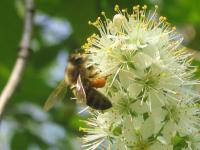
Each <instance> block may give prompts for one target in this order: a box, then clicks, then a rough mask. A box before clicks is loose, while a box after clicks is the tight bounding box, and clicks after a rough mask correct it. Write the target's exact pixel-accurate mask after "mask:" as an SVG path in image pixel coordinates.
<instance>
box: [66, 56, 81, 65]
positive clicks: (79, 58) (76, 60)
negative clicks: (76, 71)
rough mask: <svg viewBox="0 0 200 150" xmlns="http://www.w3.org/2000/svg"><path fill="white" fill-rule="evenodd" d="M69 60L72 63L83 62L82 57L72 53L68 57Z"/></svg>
mask: <svg viewBox="0 0 200 150" xmlns="http://www.w3.org/2000/svg"><path fill="white" fill-rule="evenodd" d="M69 61H70V62H72V63H73V64H76V65H79V64H82V63H83V62H84V58H83V57H82V56H77V55H73V56H71V57H70V60H69Z"/></svg>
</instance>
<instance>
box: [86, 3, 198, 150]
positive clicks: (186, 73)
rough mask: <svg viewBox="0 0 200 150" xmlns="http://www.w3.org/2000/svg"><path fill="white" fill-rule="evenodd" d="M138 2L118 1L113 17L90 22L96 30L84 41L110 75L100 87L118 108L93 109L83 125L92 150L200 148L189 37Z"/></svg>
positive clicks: (94, 61)
mask: <svg viewBox="0 0 200 150" xmlns="http://www.w3.org/2000/svg"><path fill="white" fill-rule="evenodd" d="M146 9H147V6H146V5H144V6H143V7H142V8H140V6H139V5H138V6H134V7H133V11H132V13H131V14H130V13H128V11H127V9H122V10H120V9H119V6H118V5H116V6H115V11H116V12H117V14H116V15H115V16H114V17H113V19H112V20H110V19H108V18H107V17H106V15H105V13H104V12H102V16H103V18H104V19H100V18H97V20H96V21H95V22H89V23H90V24H91V25H94V26H95V27H97V28H98V30H99V32H100V34H99V35H96V34H93V35H92V36H91V37H89V38H88V39H87V43H86V44H85V45H84V46H83V48H84V49H85V51H86V52H87V53H88V55H89V60H90V63H91V64H95V65H97V66H98V68H99V69H100V70H101V73H100V75H108V74H111V76H109V78H108V80H107V83H106V86H105V87H104V88H101V89H99V90H100V91H101V92H102V93H104V94H105V95H106V96H107V97H109V99H110V101H111V102H112V105H113V106H112V108H110V109H108V110H106V111H104V112H101V111H97V110H93V111H92V112H91V116H92V117H91V118H90V119H89V120H88V121H87V124H88V128H86V129H85V128H84V129H83V130H84V131H85V132H86V133H87V135H86V136H84V138H83V140H84V145H83V147H84V148H85V149H86V150H94V149H108V150H173V149H180V150H181V149H184V150H186V149H187V150H199V148H200V108H199V106H198V104H197V103H198V101H199V95H198V93H196V92H195V91H194V90H193V89H192V86H193V85H195V84H199V82H198V81H196V80H193V79H192V74H193V72H194V70H195V69H194V67H192V66H191V64H190V63H191V58H190V56H191V55H190V54H188V53H187V52H186V49H185V48H184V47H182V46H181V42H182V40H183V38H182V37H181V35H179V34H178V33H177V32H176V28H175V27H172V26H171V25H170V23H169V22H167V19H166V17H162V16H161V17H159V18H158V16H157V13H156V11H157V6H155V9H154V11H153V12H149V13H147V12H146Z"/></svg>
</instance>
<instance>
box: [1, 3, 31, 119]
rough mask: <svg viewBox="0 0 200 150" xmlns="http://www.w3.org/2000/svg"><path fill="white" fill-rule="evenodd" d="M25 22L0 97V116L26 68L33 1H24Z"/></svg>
mask: <svg viewBox="0 0 200 150" xmlns="http://www.w3.org/2000/svg"><path fill="white" fill-rule="evenodd" d="M25 8H26V10H25V20H24V30H23V34H22V39H21V42H20V49H19V53H18V58H17V60H16V63H15V66H14V68H13V70H12V73H11V75H10V78H9V80H8V82H7V84H6V86H5V88H4V89H3V91H2V93H1V95H0V116H2V113H3V112H4V109H5V107H6V105H7V104H8V102H9V100H10V99H11V97H12V96H13V94H14V93H15V91H16V89H17V87H18V85H19V83H20V81H21V79H22V75H23V73H24V70H25V68H26V64H27V61H28V56H29V55H30V42H31V36H32V29H33V16H34V0H25Z"/></svg>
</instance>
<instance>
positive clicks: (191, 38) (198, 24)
mask: <svg viewBox="0 0 200 150" xmlns="http://www.w3.org/2000/svg"><path fill="white" fill-rule="evenodd" d="M35 3H36V16H35V18H34V22H35V28H34V35H33V40H32V43H31V47H32V50H33V51H32V55H31V57H30V59H29V63H28V66H27V68H26V71H25V74H24V77H23V81H22V82H21V83H20V86H19V88H18V89H17V92H16V94H15V95H14V96H13V98H12V100H11V103H10V104H9V106H8V107H7V109H6V114H5V116H4V119H3V121H2V122H1V126H0V149H1V150H46V149H47V150H79V149H81V148H80V141H79V140H78V138H77V137H79V136H81V135H82V133H80V132H79V131H78V129H79V127H80V125H81V126H83V123H82V122H80V121H79V120H80V119H84V118H86V117H87V114H82V115H78V114H77V109H80V108H79V107H77V106H75V103H74V102H73V101H72V100H71V99H70V95H67V97H66V100H65V101H63V102H60V103H59V104H58V105H57V106H56V107H55V108H53V109H52V110H51V111H50V112H48V113H46V112H44V111H43V110H42V107H43V104H44V102H45V100H46V99H47V97H48V95H49V94H50V92H51V91H52V90H53V88H55V86H56V85H57V83H58V82H59V81H60V80H62V79H63V76H64V69H65V67H66V65H67V57H68V54H69V53H70V52H72V51H73V50H74V49H76V48H79V47H80V46H81V45H82V44H83V43H84V42H85V41H86V38H87V37H88V36H89V35H91V34H92V33H93V32H94V28H93V27H91V26H89V25H88V21H89V20H92V21H93V20H95V19H96V18H97V17H98V16H99V15H100V12H101V11H105V12H106V14H107V16H112V15H113V13H114V11H113V7H114V5H115V4H119V5H120V6H121V7H122V8H128V9H129V10H131V9H132V6H133V5H136V4H141V5H143V4H147V5H148V7H149V9H151V8H153V6H154V5H155V4H157V5H159V7H160V11H159V13H160V14H159V15H164V16H166V17H167V18H168V20H169V22H171V23H173V24H174V25H176V26H177V28H178V30H179V31H180V32H181V33H183V35H184V37H185V41H184V43H185V44H187V46H189V47H190V48H192V49H195V50H197V49H199V43H200V17H199V16H200V11H199V10H200V3H199V1H198V0H190V1H188V0H84V1H83V0H67V1H66V0H48V1H42V0H35ZM23 17H24V1H23V0H9V1H8V0H1V5H0V19H1V22H0V91H1V90H2V89H3V87H4V86H5V84H6V82H7V80H8V77H9V75H10V72H11V70H12V67H13V65H14V63H15V60H16V57H17V49H18V45H19V41H20V38H21V34H22V29H23ZM194 64H195V65H197V66H199V67H198V68H200V61H199V60H195V62H194ZM199 72H200V71H199ZM196 77H198V78H199V77H200V74H199V73H198V72H197V73H196Z"/></svg>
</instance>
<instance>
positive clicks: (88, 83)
mask: <svg viewBox="0 0 200 150" xmlns="http://www.w3.org/2000/svg"><path fill="white" fill-rule="evenodd" d="M86 62H87V56H84V55H83V54H74V55H72V56H71V57H70V58H69V62H68V66H67V67H66V69H65V78H64V80H63V81H61V82H60V84H59V85H58V86H57V87H56V89H55V90H54V91H53V92H52V93H51V94H50V96H49V97H48V99H47V101H46V102H45V105H44V110H45V111H48V110H49V109H50V108H52V107H53V106H54V105H55V104H56V103H57V102H58V101H59V100H62V99H64V97H65V95H66V92H67V88H68V86H70V87H71V89H72V91H73V93H74V95H75V97H76V99H77V101H78V102H80V103H85V104H86V105H88V106H89V107H91V108H93V109H97V110H106V109H108V108H110V107H112V104H111V102H110V100H109V99H108V98H107V97H106V96H105V95H104V94H102V93H101V92H99V91H98V90H97V89H96V88H102V87H104V86H105V84H106V79H107V77H108V76H109V75H107V76H103V77H95V76H96V75H97V74H98V71H97V70H98V69H97V68H96V67H94V66H93V65H91V66H86Z"/></svg>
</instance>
